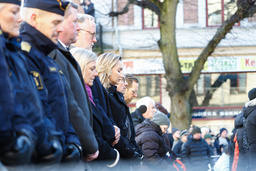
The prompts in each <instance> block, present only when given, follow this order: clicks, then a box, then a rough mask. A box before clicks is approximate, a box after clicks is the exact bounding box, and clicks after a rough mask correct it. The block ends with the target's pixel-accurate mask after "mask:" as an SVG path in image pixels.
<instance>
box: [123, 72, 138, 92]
mask: <svg viewBox="0 0 256 171" xmlns="http://www.w3.org/2000/svg"><path fill="white" fill-rule="evenodd" d="M125 79H126V82H127V83H128V85H127V89H129V88H130V87H131V86H132V83H133V82H136V83H139V80H138V79H137V78H136V77H134V76H133V75H132V74H126V75H125Z"/></svg>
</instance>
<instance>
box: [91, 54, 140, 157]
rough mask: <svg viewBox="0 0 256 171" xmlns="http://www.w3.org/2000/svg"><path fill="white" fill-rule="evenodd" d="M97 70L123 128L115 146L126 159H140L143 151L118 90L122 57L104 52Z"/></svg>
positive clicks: (98, 61)
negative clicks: (136, 140)
mask: <svg viewBox="0 0 256 171" xmlns="http://www.w3.org/2000/svg"><path fill="white" fill-rule="evenodd" d="M96 70H97V72H98V76H99V79H100V81H101V83H102V85H103V86H104V87H105V89H106V90H107V92H108V94H107V95H106V96H107V97H108V98H106V99H109V106H110V108H111V111H112V117H113V120H114V121H115V123H116V125H117V126H118V127H119V128H120V130H121V137H120V141H119V142H118V143H117V144H116V145H115V148H117V150H118V151H119V152H120V155H121V157H122V158H124V159H140V158H141V157H142V151H141V150H140V148H139V146H138V145H137V144H136V142H135V131H134V126H133V123H132V120H131V116H130V113H129V108H128V106H127V105H126V103H125V102H124V97H123V94H122V93H121V92H118V91H117V85H118V83H119V81H120V80H121V79H122V70H123V65H122V61H121V57H120V56H118V55H116V54H114V53H103V54H102V55H100V56H99V57H98V59H97V66H96Z"/></svg>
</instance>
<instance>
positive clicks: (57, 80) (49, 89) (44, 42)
mask: <svg viewBox="0 0 256 171" xmlns="http://www.w3.org/2000/svg"><path fill="white" fill-rule="evenodd" d="M21 36H22V39H23V41H24V42H25V43H27V44H29V45H30V49H24V50H27V51H26V56H27V61H28V67H29V71H30V72H32V73H33V76H34V80H35V83H36V85H37V90H38V92H39V95H40V99H41V101H42V103H43V105H44V108H45V109H46V110H47V111H46V112H47V116H48V117H51V119H52V121H53V122H54V121H55V123H56V129H57V131H59V132H60V133H59V136H60V140H61V142H62V145H63V147H64V150H65V148H66V145H67V144H70V143H74V144H79V145H80V141H79V138H78V136H77V134H76V132H75V131H74V128H73V126H72V124H71V122H70V120H69V109H68V101H67V87H68V84H67V82H66V79H65V77H64V75H63V72H62V71H61V70H60V68H59V66H58V65H57V63H56V62H55V61H54V60H53V59H52V58H50V57H48V56H47V55H48V54H49V53H50V52H51V51H52V50H54V49H55V48H57V46H56V45H55V44H54V43H53V42H52V41H51V40H50V39H48V38H47V37H46V36H45V35H43V34H42V33H41V32H39V31H38V30H36V29H35V28H34V27H32V26H31V25H29V24H28V23H26V22H24V24H23V27H22V30H21ZM24 53H25V52H24Z"/></svg>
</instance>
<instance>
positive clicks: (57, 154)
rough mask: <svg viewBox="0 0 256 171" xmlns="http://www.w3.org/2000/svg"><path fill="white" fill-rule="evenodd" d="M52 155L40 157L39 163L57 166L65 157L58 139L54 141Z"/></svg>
mask: <svg viewBox="0 0 256 171" xmlns="http://www.w3.org/2000/svg"><path fill="white" fill-rule="evenodd" d="M52 151H53V152H52V154H49V155H46V156H39V157H38V162H39V163H46V164H55V163H59V162H60V161H61V159H62V156H63V150H62V146H61V144H60V141H59V140H58V139H53V140H52Z"/></svg>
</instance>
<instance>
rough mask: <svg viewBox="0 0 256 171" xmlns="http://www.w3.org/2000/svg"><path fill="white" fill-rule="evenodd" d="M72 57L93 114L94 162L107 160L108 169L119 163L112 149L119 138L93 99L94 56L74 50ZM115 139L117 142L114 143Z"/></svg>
mask: <svg viewBox="0 0 256 171" xmlns="http://www.w3.org/2000/svg"><path fill="white" fill-rule="evenodd" d="M71 53H72V55H73V56H74V58H75V59H76V60H77V62H78V63H79V65H80V67H81V70H82V74H83V79H84V82H85V86H86V90H87V92H88V95H89V100H90V102H91V106H92V113H93V131H94V134H95V137H96V139H97V142H98V144H99V156H98V158H97V159H96V160H107V163H108V164H107V166H108V167H114V166H115V165H116V164H117V163H118V161H119V158H120V157H119V152H118V151H117V150H116V149H114V148H113V146H112V145H113V144H115V143H117V142H118V139H119V138H116V137H115V129H114V126H113V125H112V123H111V121H110V120H109V118H108V117H107V115H106V113H105V112H104V110H103V109H102V107H101V106H100V105H99V102H98V100H97V99H93V96H92V91H91V88H90V86H92V85H93V82H94V79H95V77H96V76H97V75H98V73H97V71H96V59H97V57H96V55H95V54H94V53H93V52H91V51H88V50H85V49H83V48H74V49H72V50H71ZM116 139H117V141H115V140H116ZM109 163H111V164H109Z"/></svg>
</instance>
